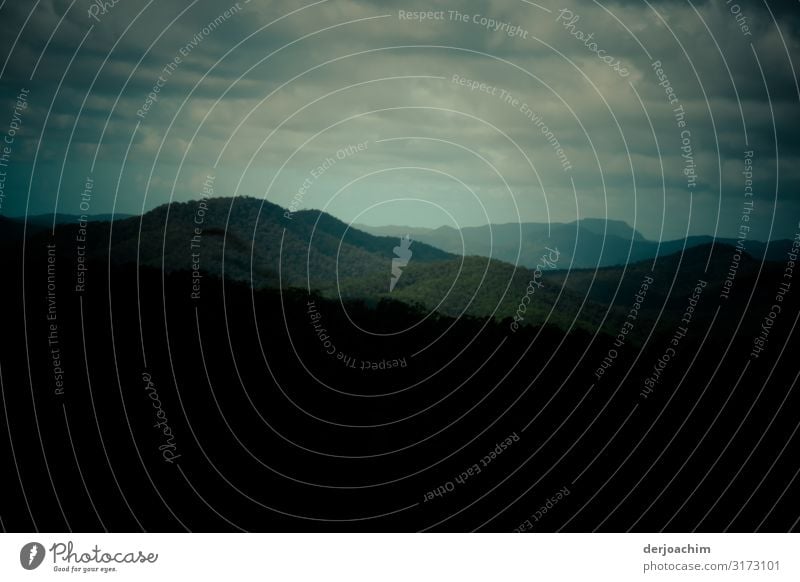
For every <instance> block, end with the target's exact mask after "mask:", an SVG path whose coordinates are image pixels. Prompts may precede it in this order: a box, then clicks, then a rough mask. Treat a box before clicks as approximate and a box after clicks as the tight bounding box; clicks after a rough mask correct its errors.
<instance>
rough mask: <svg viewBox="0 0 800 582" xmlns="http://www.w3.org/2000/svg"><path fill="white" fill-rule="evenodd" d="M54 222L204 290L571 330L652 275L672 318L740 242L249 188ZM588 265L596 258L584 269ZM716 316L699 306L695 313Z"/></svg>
mask: <svg viewBox="0 0 800 582" xmlns="http://www.w3.org/2000/svg"><path fill="white" fill-rule="evenodd" d="M289 216H291V218H289ZM51 220H52V217H50V218H49V220H41V221H39V220H37V221H33V224H29V227H28V234H29V237H30V239H31V242H32V244H31V245H30V246H31V247H32V248H33V249H34V250H35V249H39V250H41V249H42V248H44V246H45V244H47V243H49V242H51V241H52V238H51V233H50V228H49V224H48V225H47V226H45V223H50V221H51ZM3 222H4V224H2V225H0V226H1V227H2V228H3V230H4V231H5V233H6V235H7V236H8V237H11V238H14V237H15V236H19V235H20V232H21V231H20V228H19V227H20V226H21V225H20V224H19V222H16V221H8V220H4V221H3ZM57 222H58V223H60V224H58V226H57V228H56V231H55V244H56V248H57V249H58V253H59V254H60V255H63V256H64V260H65V261H67V262H74V261H75V257H76V252H77V248H78V246H79V245H80V246H82V247H83V248H82V251H83V252H85V256H86V260H87V261H89V262H92V261H93V262H96V263H105V262H107V261H108V256H109V252H110V256H111V260H112V261H113V263H114V264H117V265H124V264H140V265H143V266H149V267H154V268H157V269H163V270H164V271H165V272H167V273H179V272H190V273H192V274H193V276H194V280H195V282H196V283H197V284H198V285H199V287H198V289H201V288H202V285H201V282H202V278H203V277H205V276H208V275H213V276H217V277H220V278H222V279H227V280H232V281H241V282H245V283H247V284H249V285H250V286H252V287H253V288H254V289H267V288H272V289H274V288H279V287H280V288H290V287H297V288H301V289H305V290H307V291H312V292H315V293H319V294H321V296H323V297H327V298H329V299H341V300H344V301H360V302H362V303H364V304H365V305H367V306H375V305H377V304H379V303H380V302H382V301H400V302H403V303H406V304H408V305H411V306H416V307H419V308H420V309H421V310H422V311H423V312H432V311H435V312H437V313H439V314H442V315H447V316H451V317H458V316H461V315H470V316H475V317H482V318H483V317H492V318H495V319H498V320H503V319H509V318H516V320H517V321H518V322H519V323H520V324H521V325H525V324H532V325H538V324H541V323H543V322H545V321H547V322H548V323H550V324H555V325H556V326H558V327H561V328H563V329H570V328H572V327H581V328H584V329H589V330H596V329H597V328H598V327H599V328H602V329H604V330H605V331H606V332H608V333H614V332H615V330H616V328H617V327H618V326H619V325H620V323H621V322H622V321H623V319H624V317H625V316H626V314H627V312H628V309H629V308H630V304H631V301H632V298H633V296H634V294H635V293H636V291H637V289H638V287H639V286H640V284H641V281H642V279H643V278H644V277H645V276H648V275H649V274H652V275H653V277H654V279H655V281H656V283H655V285H654V286H653V288H652V290H651V292H650V297H651V298H652V297H658V300H652V301H648V302H647V303H646V304H644V305H643V308H642V311H641V313H642V314H645V315H647V316H648V317H651V318H652V319H656V318H661V319H662V320H664V319H670V318H672V317H674V315H673V314H672V313H671V310H670V309H666V310H664V308H665V307H667V308H674V311H680V307H681V305H682V302H683V301H684V300H685V298H686V297H688V295H689V294H691V290H692V287H693V286H694V285H695V283H696V282H697V280H698V279H704V280H707V281H709V290H708V292H707V293H708V294H710V295H711V294H718V291H719V288H721V285H722V283H723V281H724V280H725V278H726V274H727V273H728V272H729V269H730V265H731V257H732V255H733V252H734V249H733V248H731V247H730V246H728V245H727V244H725V242H726V241H717V242H716V243H715V244H714V245H711V244H710V241H711V240H712V239H710V237H693V238H692V239H687V240H685V241H684V240H682V241H670V242H667V243H661V244H660V245H659V244H658V243H657V242H654V241H647V240H646V239H644V238H643V237H642V236H641V234H639V233H637V232H636V231H634V230H633V229H631V228H630V226H628V225H627V224H625V223H623V222H615V221H609V222H605V221H602V220H594V219H589V220H582V221H579V222H575V223H569V224H552V225H551V226H550V229H549V230H550V233H549V234H550V236H549V237H548V232H547V231H548V227H547V225H542V224H535V223H528V224H523V225H511V224H507V225H498V226H492V227H491V237H492V239H491V246H487V241H488V237H489V232H490V227H488V226H487V227H470V228H465V229H462V230H461V232H460V233H459V231H456V230H454V229H448V228H439V229H433V230H427V229H407V228H405V227H385V228H370V227H365V228H366V229H367V230H371V231H372V234H370V233H369V232H364V231H362V230H360V229H358V228H354V227H352V228H351V227H349V226H348V225H347V224H345V223H344V222H342V221H340V220H338V219H336V218H335V217H333V216H331V215H329V214H325V213H320V212H318V211H311V210H306V211H300V212H295V213H292V214H288V215H287V212H286V210H285V209H283V208H281V207H280V206H277V205H275V204H272V203H270V202H266V201H262V200H259V199H255V198H248V197H239V198H235V199H232V198H211V199H207V200H203V201H194V202H176V203H173V204H170V205H164V206H161V207H159V208H156V209H154V210H152V211H150V212H148V213H146V214H145V215H144V216H142V217H138V216H134V217H129V218H124V219H120V220H116V221H114V222H113V223H111V222H92V223H90V224H89V225H88V226H86V227H85V229H84V230H85V232H83V231H82V230H81V228H82V227H81V225H80V224H78V223H76V222H75V221H69V220H66V221H61V220H58V221H57ZM50 224H51V223H50ZM604 231H607V233H611V234H604ZM520 232H522V234H523V237H522V240H523V242H522V246H521V247H520V244H519V235H520ZM15 233H16V234H15ZM399 233H402V235H401V234H399ZM405 234H410V235H411V238H412V239H413V242H412V244H411V251H412V257H411V259H410V260H409V262H408V264H407V265H406V266H404V267H403V269H402V273H401V277H400V278H399V279H398V281H397V284H396V286H395V287H394V288H393V290H391V291H390V281H391V275H392V259H393V258H395V255H394V253H393V249H394V247H395V246H397V244H398V237H399V236H404V235H405ZM81 235H83V236H81ZM461 235H463V237H464V241H465V242H464V248H465V249H466V256H465V255H462V252H461ZM109 237H110V238H109ZM81 238H83V239H85V240H79V239H81ZM456 240H457V241H458V243H457V244H456V242H455V241H456ZM576 241H577V244H576ZM788 244H789V243H788V241H787V242H780V243H774V242H773V243H771V244H770V245H769V248H770V257H773V256H774V258H780V257H781V256H782V253H784V254H785V252H786V250H785V249H786V248H787V245H788ZM437 247H439V248H437ZM684 248H685V250H684ZM746 248H747V249H748V250H750V252H752V253H754V254H756V255H758V253H760V252H763V248H764V247H763V245H760V246H759V245H756V244H755V243H749V242H748V243H747V246H746ZM490 249H491V255H492V257H493V258H489V256H488V255H489V251H490ZM751 249H756V250H755V251H753V250H751ZM682 250H683V252H680V251H682ZM670 252H671V254H670ZM512 255H513V256H512ZM629 256H630V259H629V260H628V257H629ZM656 256H658V257H659V258H658V259H657V260H655V261H654V260H653V259H654V257H656ZM515 263H517V265H515ZM598 264H599V265H600V267H599V268H597V265H598ZM604 265H605V266H604ZM587 266H591V267H594V268H592V269H586V270H581V269H580V267H587ZM779 272H780V265H779V264H777V263H763V264H762V261H761V260H757V259H756V258H752V257H751V256H749V255H747V254H745V255H743V258H742V259H741V261H740V262H739V263H738V267H737V272H736V285H737V287H740V286H741V287H745V288H747V287H749V286H752V285H753V284H754V282H755V280H756V279H757V278H759V277H760V278H761V279H760V280H762V281H763V280H771V279H775V278H777V277H779ZM92 276H93V273H90V274H89V281H90V282H91V277H92ZM532 281H535V284H534V285H532V284H531V282H532ZM190 291H191V289H187V296H188V294H189V293H190ZM735 291H736V289H734V294H733V295H734V297H736V292H735ZM761 292H762V291H761V290H758V291H757V293H761ZM764 292H765V293H771V292H772V290H771V289H769V288H766V290H765V291H764ZM523 301H524V305H523ZM710 316H711V312H710V311H707V310H705V309H702V310H701V313H700V315H699V318H700V319H707V318H710ZM644 331H645V330H644V329H643V328H641V329H640V330H637V333H640V332H641V333H644Z"/></svg>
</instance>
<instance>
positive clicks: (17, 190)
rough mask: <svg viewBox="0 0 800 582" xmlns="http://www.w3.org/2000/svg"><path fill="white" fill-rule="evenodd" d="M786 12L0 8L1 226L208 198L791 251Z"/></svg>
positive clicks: (332, 4)
mask: <svg viewBox="0 0 800 582" xmlns="http://www.w3.org/2000/svg"><path fill="white" fill-rule="evenodd" d="M786 4H788V3H786ZM784 6H785V4H784V3H780V4H779V3H773V2H767V3H765V2H763V1H762V2H757V1H754V0H747V1H742V0H736V1H734V0H731V1H730V2H725V1H724V0H709V1H707V2H694V1H688V0H687V1H679V0H674V1H673V0H662V1H653V0H638V1H628V0H626V1H616V2H599V1H598V2H595V1H584V0H581V1H570V2H567V3H559V2H556V1H555V0H541V2H535V3H534V2H530V1H527V0H500V1H493V2H470V1H467V2H463V1H462V2H439V1H433V2H430V1H429V2H407V1H381V2H378V1H374V2H370V1H354V0H327V1H324V0H323V1H314V2H307V3H303V2H290V1H288V0H274V1H273V0H250V1H249V2H247V1H246V0H241V1H240V2H238V3H230V4H229V3H227V0H221V1H216V2H209V1H203V0H197V1H195V2H166V1H163V0H161V1H159V0H152V1H150V2H145V1H133V0H116V2H110V1H107V2H105V3H103V2H98V1H91V2H90V1H86V0H39V1H36V2H32V1H31V2H5V3H3V4H2V7H0V46H1V47H2V51H1V52H0V56H2V69H0V98H1V99H2V105H3V106H2V109H0V133H2V134H3V138H2V139H4V142H3V144H2V146H0V172H2V173H0V214H1V215H5V216H20V215H24V214H42V213H52V212H54V211H55V212H62V213H73V214H81V213H89V214H100V213H111V212H114V213H125V214H136V213H141V212H143V211H147V210H150V209H152V208H154V207H156V206H159V205H162V204H165V203H168V202H171V201H187V200H198V199H200V198H201V197H203V196H205V195H209V194H211V195H214V196H225V197H231V196H253V197H257V198H265V199H267V200H269V201H271V202H274V203H276V204H280V205H281V206H284V207H291V208H292V209H293V210H300V209H323V210H325V211H327V212H330V213H331V214H333V215H334V216H337V217H338V218H341V219H342V220H345V221H347V222H355V223H362V224H369V225H373V226H378V225H388V224H394V225H409V226H423V227H436V226H441V225H450V226H473V225H480V224H486V223H506V222H517V221H524V222H547V221H553V222H571V221H573V220H576V219H580V218H590V217H593V218H602V217H608V218H611V219H615V220H624V221H626V222H628V223H629V224H631V225H632V226H634V227H635V228H636V229H637V230H638V231H639V232H641V233H642V234H643V235H644V236H646V237H647V238H650V239H659V238H661V239H675V238H681V237H683V236H685V235H687V234H710V235H715V234H716V235H718V236H725V237H735V236H737V234H738V233H740V232H742V230H741V229H742V228H744V227H746V228H747V229H749V230H748V232H747V236H748V238H750V239H758V240H767V239H776V238H791V237H793V236H794V234H795V232H797V231H798V220H800V163H799V162H800V159H798V155H799V153H800V152H799V151H798V139H800V138H799V137H798V136H800V131H799V130H800V127H799V126H800V115H798V113H800V108H799V107H798V104H799V102H800V89H799V88H798V79H797V74H796V72H795V70H794V65H795V63H798V62H800V52H798V34H800V27H798V23H799V22H800V19H798V15H797V12H798V11H797V10H796V7H795V8H794V9H793V8H792V7H791V6H789V7H788V8H784ZM419 12H425V13H427V14H424V15H421V14H419ZM422 16H424V18H423V17H422ZM2 148H4V149H2ZM209 176H212V177H213V193H210V192H208V189H206V190H207V191H206V192H204V190H203V184H204V182H205V183H207V182H208V177H209ZM87 182H88V183H89V187H87Z"/></svg>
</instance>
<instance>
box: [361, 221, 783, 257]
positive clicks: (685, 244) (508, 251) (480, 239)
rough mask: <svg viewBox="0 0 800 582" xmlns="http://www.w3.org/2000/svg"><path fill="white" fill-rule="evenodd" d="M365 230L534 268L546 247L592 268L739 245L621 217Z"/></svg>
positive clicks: (758, 245)
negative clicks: (656, 234)
mask: <svg viewBox="0 0 800 582" xmlns="http://www.w3.org/2000/svg"><path fill="white" fill-rule="evenodd" d="M355 226H356V227H357V228H359V229H360V230H363V231H365V232H369V233H371V234H375V235H380V236H403V235H405V234H406V233H408V234H409V235H411V236H412V238H415V240H418V241H420V242H424V243H427V244H429V245H431V246H435V247H438V248H440V249H442V250H444V251H447V252H449V253H453V254H457V255H460V254H462V253H463V254H465V255H478V256H482V257H491V258H493V259H498V260H501V261H505V262H508V263H512V264H518V265H520V266H522V267H528V268H534V267H535V266H536V260H537V258H538V257H539V256H541V254H542V253H543V252H546V248H547V247H550V248H558V250H559V251H560V252H561V253H562V254H563V255H564V263H563V264H564V266H565V267H566V266H568V265H571V267H572V268H577V269H588V268H596V267H609V266H616V265H625V264H628V263H632V262H636V261H645V260H650V259H654V258H656V257H663V256H667V255H671V254H673V253H676V252H680V251H681V250H684V249H690V248H693V247H698V246H701V245H707V244H725V245H730V246H735V245H736V243H737V240H736V239H722V238H717V239H715V238H714V237H712V236H690V237H687V238H685V239H677V240H669V241H661V242H659V241H651V240H647V239H646V238H645V237H644V236H642V234H641V233H639V232H638V231H637V230H635V229H633V228H632V227H631V226H630V225H629V224H627V223H626V222H624V221H619V220H604V219H602V218H584V219H581V220H577V221H574V222H569V223H563V222H554V223H550V224H549V225H548V224H547V223H537V222H527V223H520V224H517V223H505V224H493V225H485V226H468V227H464V228H461V229H460V230H459V229H456V228H453V227H450V226H441V227H438V228H410V227H406V226H380V227H374V226H366V225H355ZM744 244H745V250H746V251H747V252H748V253H750V254H751V255H753V256H755V257H764V258H765V259H766V260H781V257H783V256H784V255H785V253H786V251H787V250H788V249H789V248H790V247H791V241H788V240H777V241H772V242H770V243H769V246H767V243H764V242H760V241H755V240H747V241H745V243H744ZM765 253H766V256H765Z"/></svg>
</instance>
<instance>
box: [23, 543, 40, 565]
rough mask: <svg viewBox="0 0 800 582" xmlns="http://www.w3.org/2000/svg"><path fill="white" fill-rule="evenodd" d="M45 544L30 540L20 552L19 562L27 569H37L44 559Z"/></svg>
mask: <svg viewBox="0 0 800 582" xmlns="http://www.w3.org/2000/svg"><path fill="white" fill-rule="evenodd" d="M44 555H45V551H44V546H43V545H42V544H40V543H38V542H29V543H27V544H25V545H24V546H22V549H21V550H20V552H19V563H20V564H21V565H22V567H23V568H25V569H26V570H35V569H36V568H38V567H39V566H40V565H41V564H42V562H43V561H44Z"/></svg>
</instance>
